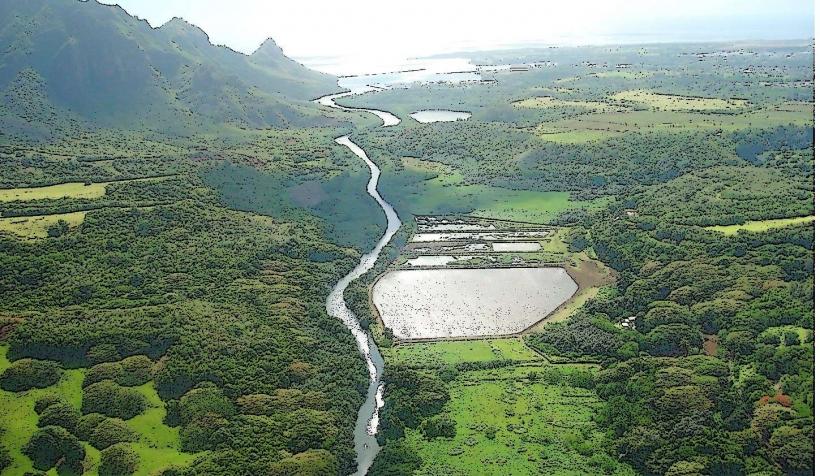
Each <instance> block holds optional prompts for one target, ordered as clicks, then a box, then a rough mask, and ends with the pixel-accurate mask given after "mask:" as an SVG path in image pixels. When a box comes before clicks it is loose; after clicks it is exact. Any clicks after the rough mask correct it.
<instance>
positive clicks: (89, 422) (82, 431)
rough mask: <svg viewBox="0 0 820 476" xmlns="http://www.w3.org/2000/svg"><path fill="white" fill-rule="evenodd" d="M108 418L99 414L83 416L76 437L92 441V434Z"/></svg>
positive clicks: (78, 424)
mask: <svg viewBox="0 0 820 476" xmlns="http://www.w3.org/2000/svg"><path fill="white" fill-rule="evenodd" d="M106 419H107V418H106V416H105V415H100V414H99V413H89V414H88V415H83V416H81V417H80V421H79V422H78V423H77V433H76V435H77V436H78V437H79V438H80V439H81V440H85V441H88V440H90V439H91V433H92V432H93V431H94V429H95V428H97V425H99V424H100V423H102V422H103V421H105V420H106Z"/></svg>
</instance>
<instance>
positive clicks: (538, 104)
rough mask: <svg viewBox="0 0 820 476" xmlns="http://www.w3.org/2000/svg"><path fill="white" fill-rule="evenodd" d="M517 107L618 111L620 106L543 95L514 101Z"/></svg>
mask: <svg viewBox="0 0 820 476" xmlns="http://www.w3.org/2000/svg"><path fill="white" fill-rule="evenodd" d="M513 106H515V107H524V108H531V109H543V108H560V107H575V108H579V109H586V110H588V111H590V112H608V111H617V110H618V109H619V108H618V106H615V105H612V104H607V103H604V102H596V101H566V100H562V99H556V98H554V97H551V96H542V97H537V98H528V99H523V100H521V101H516V102H514V103H513Z"/></svg>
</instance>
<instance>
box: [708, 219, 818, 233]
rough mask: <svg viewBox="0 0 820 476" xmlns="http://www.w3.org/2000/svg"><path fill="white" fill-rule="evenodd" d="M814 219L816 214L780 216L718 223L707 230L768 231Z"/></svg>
mask: <svg viewBox="0 0 820 476" xmlns="http://www.w3.org/2000/svg"><path fill="white" fill-rule="evenodd" d="M813 221H814V215H812V216H807V217H794V218H779V219H776V220H755V221H747V222H746V223H743V224H740V225H716V226H708V227H706V229H707V230H714V231H719V232H721V233H723V234H726V235H736V234H737V233H738V232H739V231H740V230H744V231H750V232H760V231H766V230H769V229H772V228H783V227H785V226H790V225H798V224H800V223H811V222H813Z"/></svg>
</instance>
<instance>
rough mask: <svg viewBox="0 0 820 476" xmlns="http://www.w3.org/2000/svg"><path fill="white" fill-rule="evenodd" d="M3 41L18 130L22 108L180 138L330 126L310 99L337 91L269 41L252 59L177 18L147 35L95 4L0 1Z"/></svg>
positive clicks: (2, 84)
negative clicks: (225, 129) (219, 131)
mask: <svg viewBox="0 0 820 476" xmlns="http://www.w3.org/2000/svg"><path fill="white" fill-rule="evenodd" d="M0 42H2V44H4V45H8V46H7V47H4V49H3V51H2V52H0V90H5V95H6V96H9V95H13V96H22V98H21V99H22V100H23V102H24V103H25V104H20V103H18V102H16V101H15V102H14V103H11V104H10V103H9V101H8V100H6V101H3V103H4V108H3V109H4V110H3V111H2V113H3V115H4V116H5V115H8V116H11V117H12V118H20V119H21V120H22V121H24V122H30V121H31V118H29V117H27V116H26V115H25V112H24V111H23V110H22V108H24V107H28V108H29V109H30V111H31V112H36V113H38V114H41V115H42V114H44V113H45V112H46V111H47V109H45V108H44V107H43V104H40V103H47V104H48V107H50V108H53V109H54V110H55V111H56V113H58V114H59V115H60V116H67V117H68V116H70V117H74V118H76V119H77V120H81V121H83V122H85V123H90V124H94V125H102V126H117V127H128V128H140V129H151V130H157V131H169V130H170V131H174V132H177V133H183V134H185V133H191V132H194V131H200V132H201V131H202V130H205V129H214V128H215V127H217V126H220V125H223V124H230V125H232V126H235V127H241V126H251V127H275V128H284V127H289V126H297V127H298V126H306V125H313V124H316V123H326V124H327V123H329V121H327V120H326V119H325V118H323V117H322V116H321V114H319V113H317V112H316V109H315V108H314V107H311V106H310V105H309V101H310V100H311V99H314V98H316V97H318V96H320V95H322V94H327V93H328V92H332V91H333V90H335V89H336V88H337V86H336V79H335V78H334V77H332V76H329V75H325V74H322V73H318V72H315V71H312V70H309V69H307V68H305V67H303V66H302V65H300V64H298V63H296V62H295V61H293V60H291V59H290V58H287V57H286V56H284V54H283V53H282V50H281V49H280V48H279V47H278V46H277V45H276V43H275V42H274V41H273V40H272V39H269V40H267V41H265V42H264V43H263V44H262V45H261V46H260V47H259V49H258V50H257V51H256V52H255V53H253V54H252V55H250V56H248V55H244V54H242V53H238V52H236V51H233V50H231V49H229V48H227V47H224V46H216V45H213V44H211V42H210V41H209V39H208V36H207V35H206V34H205V32H204V31H202V30H201V29H199V28H198V27H196V26H194V25H191V24H190V23H188V22H186V21H185V20H183V19H180V18H174V19H173V20H170V21H169V22H167V23H166V24H164V25H162V26H161V27H159V28H152V27H151V26H150V25H149V24H148V22H146V21H144V20H139V19H137V18H135V17H132V16H130V15H128V14H127V13H126V12H125V11H124V10H122V9H121V8H120V7H118V6H107V5H102V4H99V3H97V2H96V1H90V2H81V1H78V0H33V1H26V2H15V1H3V2H0ZM36 84H39V85H40V87H39V89H40V90H36V89H34V90H32V85H36ZM32 101H38V103H37V107H32V106H33V105H32V104H30V103H31V102H32ZM60 119H65V118H63V117H61V118H60ZM19 126H20V127H22V126H23V124H19Z"/></svg>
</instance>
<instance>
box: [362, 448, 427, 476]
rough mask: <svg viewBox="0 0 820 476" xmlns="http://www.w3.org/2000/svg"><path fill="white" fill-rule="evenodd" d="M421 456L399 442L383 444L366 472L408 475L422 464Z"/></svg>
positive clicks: (374, 475)
mask: <svg viewBox="0 0 820 476" xmlns="http://www.w3.org/2000/svg"><path fill="white" fill-rule="evenodd" d="M422 462H423V461H422V459H421V457H420V456H419V455H418V454H416V452H415V451H413V449H412V448H410V447H408V446H407V445H404V444H401V443H400V442H396V443H391V444H389V445H387V446H385V447H384V448H383V449H382V450H381V451H380V452H379V454H378V456H376V460H375V461H373V466H371V467H370V471H369V473H368V474H372V475H373V476H410V475H413V474H415V473H416V470H418V469H419V468H420V467H421V464H422Z"/></svg>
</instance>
